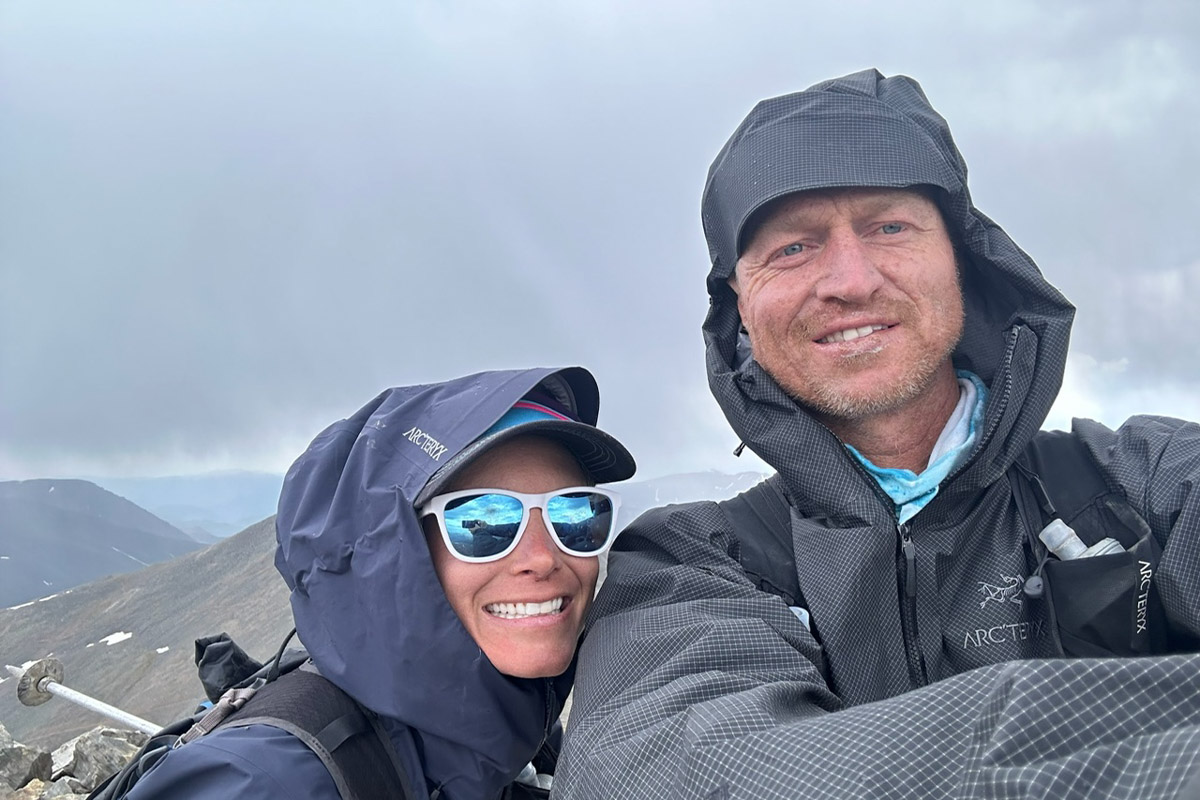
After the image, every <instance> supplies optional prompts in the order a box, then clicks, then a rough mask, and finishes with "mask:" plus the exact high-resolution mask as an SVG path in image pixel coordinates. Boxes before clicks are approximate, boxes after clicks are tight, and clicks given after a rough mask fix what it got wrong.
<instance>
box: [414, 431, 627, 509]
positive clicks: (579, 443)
mask: <svg viewBox="0 0 1200 800" xmlns="http://www.w3.org/2000/svg"><path fill="white" fill-rule="evenodd" d="M518 436H544V437H546V438H547V439H553V440H555V441H557V442H559V443H560V444H562V445H563V446H564V447H566V448H567V449H568V450H569V451H571V454H572V455H574V456H575V458H576V459H577V460H578V461H579V465H580V466H581V467H583V469H584V470H585V471H586V472H587V473H588V475H589V476H590V477H591V479H592V480H593V481H595V482H596V483H612V482H614V481H623V480H626V479H628V478H631V477H633V473H634V472H635V471H636V470H637V465H636V464H635V463H634V460H633V456H632V455H630V453H629V451H628V450H626V449H625V445H623V444H621V443H620V442H618V441H617V440H616V439H614V438H613V437H612V436H610V435H608V434H607V433H605V432H604V431H602V430H600V429H599V428H595V427H592V426H591V425H587V424H585V423H582V422H574V421H571V420H552V419H545V420H534V421H531V422H526V423H523V424H521V425H514V426H513V427H511V428H504V429H503V430H500V431H496V432H495V433H493V434H491V435H490V436H484V437H481V438H479V439H476V440H475V441H474V442H471V444H469V445H467V446H466V447H464V448H463V449H462V450H460V451H459V452H458V453H457V454H456V455H455V456H454V457H453V458H451V459H450V460H449V461H447V462H446V463H445V464H444V465H443V466H442V467H441V468H440V469H439V470H438V471H437V472H435V473H434V474H433V475H432V476H431V477H430V478H429V480H428V481H427V482H426V484H425V488H423V489H422V490H421V491H420V493H419V494H418V495H417V498H416V500H415V501H413V505H414V506H415V507H418V508H419V507H420V506H422V505H424V504H425V503H426V502H427V501H428V500H429V498H431V497H433V496H434V495H437V494H440V493H441V492H442V491H443V490H444V489H445V487H446V486H448V485H449V484H450V483H451V481H452V480H453V479H454V476H455V475H456V474H458V472H459V471H460V470H462V469H463V467H465V466H467V465H468V464H470V463H471V462H472V461H474V460H475V459H476V458H479V456H481V455H483V454H484V453H485V452H487V451H488V450H490V449H492V448H493V447H495V446H497V445H499V444H502V443H504V442H507V441H508V440H510V439H515V438H516V437H518Z"/></svg>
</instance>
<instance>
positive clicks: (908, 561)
mask: <svg viewBox="0 0 1200 800" xmlns="http://www.w3.org/2000/svg"><path fill="white" fill-rule="evenodd" d="M896 532H897V533H899V535H900V558H901V559H903V562H902V563H897V565H896V567H897V574H898V576H899V577H900V580H899V583H900V586H899V589H900V596H901V601H900V629H901V633H902V634H903V636H904V652H905V655H906V656H907V660H908V677H909V680H910V681H911V682H912V684H913V686H914V687H918V686H924V685H926V684H927V683H929V677H928V676H927V674H926V670H925V659H924V658H923V657H922V656H921V640H920V638H919V636H918V634H917V546H916V545H915V544H913V540H912V531H911V529H910V528H909V526H908V524H907V523H901V524H900V525H897V526H896Z"/></svg>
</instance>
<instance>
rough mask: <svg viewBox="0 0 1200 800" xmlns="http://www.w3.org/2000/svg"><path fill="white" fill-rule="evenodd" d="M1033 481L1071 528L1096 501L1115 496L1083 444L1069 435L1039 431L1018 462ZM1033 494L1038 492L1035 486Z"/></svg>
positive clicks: (1048, 512)
mask: <svg viewBox="0 0 1200 800" xmlns="http://www.w3.org/2000/svg"><path fill="white" fill-rule="evenodd" d="M1018 466H1019V467H1024V470H1027V471H1028V472H1029V473H1032V478H1031V477H1030V475H1028V474H1027V475H1026V477H1027V478H1029V479H1030V480H1031V481H1035V480H1036V481H1037V482H1040V484H1041V487H1042V490H1043V492H1044V494H1045V496H1046V499H1047V500H1048V501H1049V502H1050V508H1049V509H1047V508H1045V507H1043V509H1042V510H1043V511H1044V512H1046V513H1047V516H1050V515H1052V514H1055V513H1057V515H1058V516H1059V517H1060V518H1061V519H1062V520H1063V521H1064V522H1066V523H1067V524H1068V525H1070V524H1071V523H1072V522H1073V521H1074V519H1075V518H1076V517H1077V516H1079V515H1080V514H1081V513H1082V512H1084V511H1086V510H1087V509H1089V508H1091V507H1092V506H1093V505H1094V504H1095V503H1096V501H1097V500H1099V499H1100V498H1103V497H1105V496H1106V495H1109V494H1112V493H1113V492H1114V487H1112V486H1110V485H1109V483H1108V480H1107V479H1106V478H1105V477H1104V474H1103V473H1102V472H1101V471H1100V468H1099V467H1098V466H1097V465H1096V461H1095V459H1093V458H1092V455H1091V453H1089V452H1088V449H1087V447H1086V446H1085V445H1084V443H1083V442H1082V441H1081V440H1080V439H1079V437H1078V436H1076V435H1075V434H1073V433H1070V432H1068V431H1038V433H1037V435H1036V436H1034V437H1033V440H1032V441H1031V442H1030V443H1029V446H1028V447H1026V448H1025V452H1024V453H1022V454H1021V457H1020V458H1019V459H1018ZM1034 491H1035V492H1036V491H1038V489H1037V487H1036V486H1035V488H1034ZM1039 503H1041V498H1039Z"/></svg>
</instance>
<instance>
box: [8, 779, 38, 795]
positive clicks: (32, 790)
mask: <svg viewBox="0 0 1200 800" xmlns="http://www.w3.org/2000/svg"><path fill="white" fill-rule="evenodd" d="M45 785H46V784H44V783H42V782H41V781H40V780H38V779H37V778H34V779H33V780H31V781H30V782H29V783H27V784H25V786H24V787H23V788H21V789H18V790H17V791H15V792H9V793H8V794H6V795H4V800H37V798H39V797H41V796H42V788H43V787H45Z"/></svg>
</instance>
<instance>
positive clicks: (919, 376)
mask: <svg viewBox="0 0 1200 800" xmlns="http://www.w3.org/2000/svg"><path fill="white" fill-rule="evenodd" d="M909 311H910V313H909V314H907V315H904V316H902V320H901V324H905V323H908V322H910V320H911V318H912V314H911V310H909ZM932 313H933V314H934V315H935V318H936V319H939V320H941V321H942V322H943V323H944V325H942V326H940V327H939V329H938V331H937V335H936V338H938V339H940V340H941V341H940V345H941V346H940V347H932V348H930V347H923V348H922V349H921V351H920V354H919V357H918V358H916V359H915V360H914V361H913V362H912V363H911V364H910V365H909V366H908V368H907V369H905V370H904V371H903V372H902V373H901V374H900V376H899V377H898V378H895V379H892V380H889V381H887V382H883V383H880V384H879V385H877V386H874V387H872V388H871V389H870V390H867V391H864V390H861V389H851V388H848V387H844V386H842V385H841V384H840V382H839V381H837V380H826V381H823V382H820V383H818V382H816V381H805V380H788V381H787V382H786V383H784V382H783V381H779V378H778V377H776V380H777V381H779V383H780V386H781V387H782V388H783V389H784V391H786V392H787V393H788V394H789V395H791V397H792V399H794V400H796V402H798V403H800V404H801V405H803V406H805V407H807V408H808V409H809V410H810V411H812V412H813V414H814V415H815V416H817V417H828V418H832V419H834V420H844V421H848V422H853V421H857V420H862V419H866V418H869V417H874V416H878V415H881V414H886V413H889V412H893V411H897V410H899V409H902V408H904V407H905V406H907V405H909V404H910V403H913V402H914V401H916V400H918V399H919V398H921V397H922V396H923V395H925V394H926V392H927V391H928V390H929V388H930V387H931V386H932V385H933V383H934V381H935V378H936V376H937V374H938V370H939V369H940V368H941V367H942V365H943V364H945V363H946V361H947V360H948V359H949V358H950V356H951V354H953V352H954V349H955V348H956V347H957V346H958V342H959V340H960V339H961V338H962V332H963V320H964V312H963V304H962V302H961V301H960V302H958V303H945V302H939V303H937V304H936V305H935V306H934V307H933V308H932ZM799 336H800V337H804V338H801V339H800V341H801V342H802V344H807V343H808V342H811V341H812V336H811V334H810V333H809V332H808V331H805V330H802V331H801V332H800V334H799ZM798 338H799V337H798ZM938 343H939V342H934V343H933V344H938ZM888 356H889V354H888V352H887V350H886V348H881V349H876V350H871V351H867V352H864V353H861V354H858V355H854V356H849V357H848V360H851V361H866V360H869V359H874V360H881V359H886V358H888ZM864 367H867V368H869V367H868V365H864ZM789 377H791V376H789ZM795 377H797V378H802V377H803V376H795Z"/></svg>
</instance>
